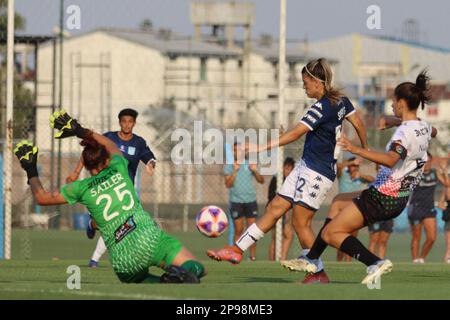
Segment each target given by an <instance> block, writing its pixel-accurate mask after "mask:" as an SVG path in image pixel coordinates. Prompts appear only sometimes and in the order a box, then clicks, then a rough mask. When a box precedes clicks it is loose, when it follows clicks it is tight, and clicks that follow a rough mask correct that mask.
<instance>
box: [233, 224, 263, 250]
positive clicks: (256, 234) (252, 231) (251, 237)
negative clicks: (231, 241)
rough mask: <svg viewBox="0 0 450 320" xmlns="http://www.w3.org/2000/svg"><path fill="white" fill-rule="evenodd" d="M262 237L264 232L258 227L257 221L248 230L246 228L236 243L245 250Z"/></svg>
mask: <svg viewBox="0 0 450 320" xmlns="http://www.w3.org/2000/svg"><path fill="white" fill-rule="evenodd" d="M262 237H264V232H262V230H261V229H260V228H258V226H257V225H256V223H254V224H252V225H251V226H250V227H248V229H247V230H245V232H244V233H243V234H242V236H241V237H240V238H239V239H238V241H236V245H237V246H238V247H239V249H241V250H242V251H245V250H247V249H248V248H250V247H251V246H252V245H253V244H254V243H255V242H256V241H258V240H259V239H261V238H262Z"/></svg>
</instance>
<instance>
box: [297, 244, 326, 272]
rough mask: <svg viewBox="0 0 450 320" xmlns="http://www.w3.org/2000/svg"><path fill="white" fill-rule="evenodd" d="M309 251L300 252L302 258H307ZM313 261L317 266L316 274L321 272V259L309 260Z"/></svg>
mask: <svg viewBox="0 0 450 320" xmlns="http://www.w3.org/2000/svg"><path fill="white" fill-rule="evenodd" d="M310 251H311V249H303V250H302V256H306V257H308V253H309V252H310ZM311 260H313V261H314V263H315V264H316V266H317V271H316V273H319V272H322V271H323V261H322V259H320V258H318V259H311Z"/></svg>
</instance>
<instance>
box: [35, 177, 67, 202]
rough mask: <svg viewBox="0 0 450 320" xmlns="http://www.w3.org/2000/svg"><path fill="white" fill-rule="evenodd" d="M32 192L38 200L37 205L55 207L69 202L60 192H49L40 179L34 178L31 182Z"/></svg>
mask: <svg viewBox="0 0 450 320" xmlns="http://www.w3.org/2000/svg"><path fill="white" fill-rule="evenodd" d="M29 183H30V187H31V192H32V193H33V197H34V199H35V200H36V202H37V204H38V205H40V206H54V205H59V204H66V203H67V201H66V199H64V197H63V196H62V194H61V193H59V192H58V191H54V192H49V191H46V190H45V189H44V187H43V186H42V183H41V180H40V179H39V177H33V178H31V179H30V181H29Z"/></svg>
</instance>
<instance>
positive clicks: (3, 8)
mask: <svg viewBox="0 0 450 320" xmlns="http://www.w3.org/2000/svg"><path fill="white" fill-rule="evenodd" d="M7 27H8V0H0V35H4V34H6V31H7ZM24 29H25V18H24V17H22V16H21V15H20V14H17V13H16V14H15V15H14V30H24ZM5 38H6V37H5Z"/></svg>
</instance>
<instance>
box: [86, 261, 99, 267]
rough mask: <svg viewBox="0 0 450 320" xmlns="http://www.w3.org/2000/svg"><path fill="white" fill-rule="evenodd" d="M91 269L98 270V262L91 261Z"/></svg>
mask: <svg viewBox="0 0 450 320" xmlns="http://www.w3.org/2000/svg"><path fill="white" fill-rule="evenodd" d="M88 266H89V268H97V267H98V261H95V260H89V265H88Z"/></svg>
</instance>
